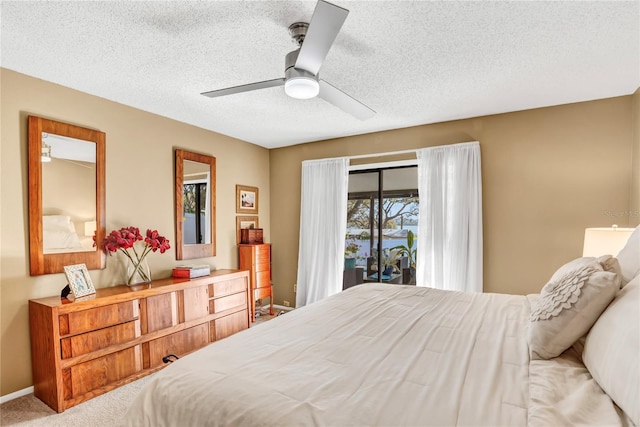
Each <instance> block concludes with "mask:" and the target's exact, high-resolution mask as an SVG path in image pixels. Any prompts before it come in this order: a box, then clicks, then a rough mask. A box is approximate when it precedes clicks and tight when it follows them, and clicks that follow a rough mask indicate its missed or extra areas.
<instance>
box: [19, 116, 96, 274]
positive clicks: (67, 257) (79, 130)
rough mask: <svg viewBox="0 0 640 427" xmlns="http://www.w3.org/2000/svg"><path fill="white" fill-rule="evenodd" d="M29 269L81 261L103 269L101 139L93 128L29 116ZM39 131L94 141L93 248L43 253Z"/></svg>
mask: <svg viewBox="0 0 640 427" xmlns="http://www.w3.org/2000/svg"><path fill="white" fill-rule="evenodd" d="M28 121H29V128H28V139H29V141H28V142H29V157H28V158H29V271H30V274H31V275H32V276H38V275H41V274H51V273H63V272H64V266H65V265H73V264H85V265H86V266H87V269H89V270H97V269H103V268H104V267H105V260H106V256H105V254H104V252H103V251H102V250H100V247H101V246H102V241H103V240H104V237H105V141H106V135H105V133H104V132H100V131H97V130H93V129H87V128H83V127H80V126H74V125H70V124H67V123H61V122H56V121H54V120H48V119H44V118H41V117H36V116H29V118H28ZM42 132H47V133H50V134H56V135H60V136H66V137H69V138H75V139H81V140H84V141H88V142H93V143H95V144H96V216H95V218H96V250H95V251H91V252H68V253H56V254H45V253H44V247H43V235H42V161H41V160H40V159H41V156H42Z"/></svg>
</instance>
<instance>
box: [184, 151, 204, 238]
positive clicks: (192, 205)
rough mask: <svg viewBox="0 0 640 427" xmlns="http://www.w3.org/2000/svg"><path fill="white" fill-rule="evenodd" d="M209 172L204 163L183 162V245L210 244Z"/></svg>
mask: <svg viewBox="0 0 640 427" xmlns="http://www.w3.org/2000/svg"><path fill="white" fill-rule="evenodd" d="M209 170H210V166H209V165H208V164H206V163H198V162H193V161H190V160H185V161H184V168H183V171H184V172H183V185H182V189H183V196H182V206H183V215H184V218H183V225H182V239H183V241H182V242H183V244H185V245H194V244H203V243H204V244H210V243H211V228H210V224H211V220H210V218H211V209H210V208H209V205H210V204H209V203H208V200H209V199H210V197H211V194H210V190H211V186H210V185H209V182H210V181H209Z"/></svg>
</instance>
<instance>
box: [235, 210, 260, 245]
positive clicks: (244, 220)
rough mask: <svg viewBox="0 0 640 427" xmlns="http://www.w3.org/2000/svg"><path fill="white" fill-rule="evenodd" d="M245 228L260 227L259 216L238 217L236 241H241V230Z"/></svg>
mask: <svg viewBox="0 0 640 427" xmlns="http://www.w3.org/2000/svg"><path fill="white" fill-rule="evenodd" d="M243 228H258V217H257V216H237V217H236V243H240V230H242V229H243Z"/></svg>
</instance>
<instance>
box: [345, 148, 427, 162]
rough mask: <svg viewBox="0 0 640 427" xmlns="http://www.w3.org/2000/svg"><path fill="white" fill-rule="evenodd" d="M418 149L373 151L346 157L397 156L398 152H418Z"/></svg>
mask: <svg viewBox="0 0 640 427" xmlns="http://www.w3.org/2000/svg"><path fill="white" fill-rule="evenodd" d="M417 151H418V150H401V151H390V152H388V153H372V154H359V155H356V156H345V158H347V159H349V160H351V159H366V158H367V157H388V156H396V155H398V154H409V153H414V154H415V153H416V152H417Z"/></svg>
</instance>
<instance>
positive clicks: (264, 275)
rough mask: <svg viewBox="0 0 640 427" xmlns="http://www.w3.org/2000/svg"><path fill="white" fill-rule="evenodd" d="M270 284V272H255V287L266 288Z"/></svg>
mask: <svg viewBox="0 0 640 427" xmlns="http://www.w3.org/2000/svg"><path fill="white" fill-rule="evenodd" d="M269 286H271V272H270V271H262V272H261V271H258V272H257V273H256V288H266V287H269Z"/></svg>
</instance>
